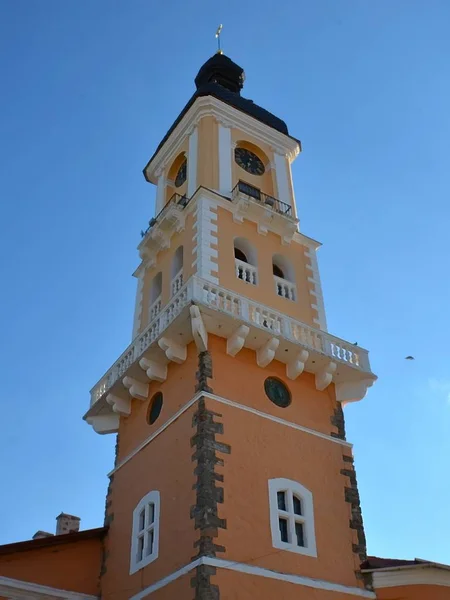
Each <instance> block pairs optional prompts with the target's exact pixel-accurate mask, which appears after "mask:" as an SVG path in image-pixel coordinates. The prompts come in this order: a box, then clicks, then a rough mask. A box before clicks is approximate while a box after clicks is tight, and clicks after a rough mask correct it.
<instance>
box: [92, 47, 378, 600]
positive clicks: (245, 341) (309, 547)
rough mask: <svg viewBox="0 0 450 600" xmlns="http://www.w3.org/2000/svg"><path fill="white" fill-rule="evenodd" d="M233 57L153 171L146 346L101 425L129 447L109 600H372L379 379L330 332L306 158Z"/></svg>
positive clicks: (118, 497) (109, 518) (108, 545)
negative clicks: (301, 194) (360, 427)
mask: <svg viewBox="0 0 450 600" xmlns="http://www.w3.org/2000/svg"><path fill="white" fill-rule="evenodd" d="M243 85H244V72H243V70H242V68H241V67H239V66H238V65H236V64H235V63H234V62H233V61H231V60H230V59H229V58H228V57H226V56H225V55H223V54H220V53H218V54H216V55H214V56H213V57H211V58H210V59H209V60H208V61H207V62H206V63H205V64H204V65H203V66H202V67H201V69H200V71H199V73H198V75H197V77H196V78H195V86H196V91H195V92H194V94H193V96H192V97H191V99H190V100H189V101H188V103H187V104H186V106H185V107H184V109H183V110H182V112H181V114H180V115H179V116H178V117H177V119H176V120H175V122H174V123H173V125H172V126H171V127H170V129H169V130H168V132H167V134H166V135H165V137H164V139H163V140H162V141H161V142H160V144H159V145H158V147H157V149H156V151H155V153H154V154H153V156H152V157H151V159H150V160H149V162H148V164H147V166H146V167H145V169H144V176H145V178H146V180H147V181H148V182H150V183H151V184H153V185H155V186H156V214H155V217H154V218H152V219H151V221H150V222H149V225H148V227H147V228H146V229H145V230H144V231H142V232H141V241H140V243H139V246H138V251H139V256H140V263H139V265H138V267H137V269H136V271H135V273H134V275H135V277H136V279H137V293H136V305H135V313H134V324H133V333H132V341H131V344H130V345H129V346H128V347H127V348H126V349H125V351H124V352H123V354H122V355H121V356H120V357H119V358H118V359H117V360H116V361H115V362H114V363H113V365H112V366H111V368H110V369H109V370H108V371H107V372H106V373H105V375H104V376H103V377H102V378H101V379H100V380H99V381H98V383H97V384H96V385H95V386H94V388H93V389H92V391H91V405H90V408H89V410H88V412H87V413H86V415H85V419H86V421H87V422H88V423H89V424H90V425H92V427H93V428H94V430H95V431H96V432H97V433H100V434H109V433H115V434H116V435H117V447H116V460H115V464H114V468H113V469H112V471H111V473H110V474H109V478H110V485H109V488H108V495H107V500H106V516H105V524H106V525H107V526H108V528H109V529H108V534H107V537H106V542H105V552H104V560H103V567H102V577H101V586H102V596H101V597H102V598H108V599H109V598H111V599H113V600H122V599H123V600H125V599H127V600H128V599H132V600H142V599H144V598H149V599H150V600H162V599H166V598H180V599H181V600H182V599H184V598H185V599H186V600H191V599H196V600H206V599H214V600H215V599H219V598H220V599H222V600H223V599H233V598H236V599H239V600H241V599H242V600H245V599H247V598H248V599H250V598H255V597H260V598H261V599H262V600H264V599H265V598H267V599H269V598H273V597H274V596H277V597H280V598H283V599H287V600H290V599H292V600H294V598H295V599H296V600H297V599H303V598H304V599H306V598H315V599H316V600H344V599H348V600H350V599H351V598H355V597H364V598H375V595H374V593H373V590H372V587H371V582H370V581H369V580H367V579H365V578H364V576H363V575H362V574H361V571H360V563H361V561H363V560H365V558H366V547H365V536H364V529H363V522H362V516H361V509H360V503H359V494H358V488H357V482H356V476H355V471H354V468H353V457H352V451H351V444H349V443H348V442H347V441H346V438H345V429H344V417H343V411H342V406H343V405H345V404H346V403H349V402H354V401H358V400H361V399H362V398H363V397H364V396H365V394H366V391H367V388H368V387H369V386H371V385H372V383H373V382H374V380H375V379H376V377H375V375H373V373H372V372H371V369H370V364H369V359H368V353H367V351H366V350H364V349H363V348H361V347H359V346H355V345H353V344H350V343H348V342H346V341H344V340H341V339H339V338H336V337H335V336H333V335H331V334H330V333H328V331H327V324H326V318H325V310H324V303H323V296H322V288H321V283H320V276H319V269H318V263H317V258H316V252H317V249H318V248H319V246H320V244H319V243H318V242H316V241H315V240H314V239H312V238H310V237H308V236H306V235H305V234H303V233H302V232H301V231H300V227H299V219H298V216H297V210H296V205H295V198H294V187H293V183H292V177H291V163H292V161H293V160H294V159H296V158H297V156H298V155H299V153H300V151H301V145H300V142H299V141H298V140H297V139H296V138H294V137H293V136H291V135H290V133H289V131H288V128H287V126H286V124H285V123H284V122H283V121H282V120H281V119H279V118H278V117H276V116H275V115H273V114H271V113H270V112H268V111H267V110H265V109H263V108H261V107H260V106H258V105H257V104H255V103H254V102H252V101H250V100H247V99H245V98H244V97H243V96H241V90H242V88H243Z"/></svg>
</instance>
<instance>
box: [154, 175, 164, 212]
mask: <svg viewBox="0 0 450 600" xmlns="http://www.w3.org/2000/svg"><path fill="white" fill-rule="evenodd" d="M157 186H158V187H157V188H156V210H155V215H157V214H159V212H160V211H161V210H162V209H163V206H164V196H165V191H166V178H165V175H164V173H162V175H160V176H159V177H158V183H157Z"/></svg>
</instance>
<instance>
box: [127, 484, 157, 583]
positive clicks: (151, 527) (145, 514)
mask: <svg viewBox="0 0 450 600" xmlns="http://www.w3.org/2000/svg"><path fill="white" fill-rule="evenodd" d="M159 511H160V496H159V492H158V491H152V492H149V493H148V494H146V495H145V496H144V497H143V498H142V500H141V501H140V502H139V504H138V505H137V506H136V508H135V509H134V511H133V529H132V532H131V559H130V575H131V574H132V573H136V571H139V569H142V568H143V567H145V566H146V565H148V564H150V563H151V562H153V561H154V560H156V559H157V558H158V553H159Z"/></svg>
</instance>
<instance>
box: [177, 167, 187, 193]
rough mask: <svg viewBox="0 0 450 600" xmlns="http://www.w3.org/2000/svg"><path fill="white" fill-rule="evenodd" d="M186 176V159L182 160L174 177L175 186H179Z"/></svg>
mask: <svg viewBox="0 0 450 600" xmlns="http://www.w3.org/2000/svg"><path fill="white" fill-rule="evenodd" d="M186 177H187V160H184V161H183V162H182V163H181V165H180V168H179V169H178V172H177V174H176V177H175V187H180V186H181V185H183V183H184V182H185V181H186Z"/></svg>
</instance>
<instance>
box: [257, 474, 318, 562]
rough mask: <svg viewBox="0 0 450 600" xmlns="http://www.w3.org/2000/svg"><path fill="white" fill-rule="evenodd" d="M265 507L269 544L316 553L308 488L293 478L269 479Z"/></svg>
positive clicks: (312, 510)
mask: <svg viewBox="0 0 450 600" xmlns="http://www.w3.org/2000/svg"><path fill="white" fill-rule="evenodd" d="M269 507H270V529H271V532H272V545H273V547H274V548H280V549H282V550H287V551H289V552H297V553H299V554H306V555H307V556H317V549H316V536H315V531H314V509H313V498H312V494H311V492H310V491H309V490H308V489H306V488H305V487H304V486H303V485H301V484H300V483H298V482H297V481H292V480H290V479H283V478H279V479H270V480H269Z"/></svg>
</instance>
